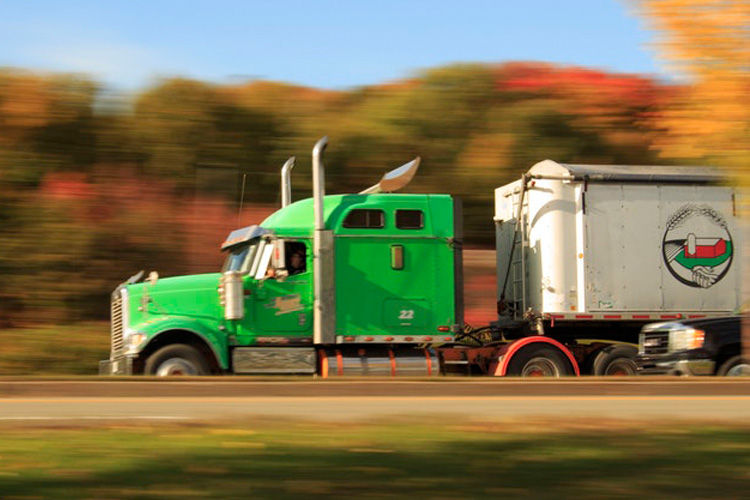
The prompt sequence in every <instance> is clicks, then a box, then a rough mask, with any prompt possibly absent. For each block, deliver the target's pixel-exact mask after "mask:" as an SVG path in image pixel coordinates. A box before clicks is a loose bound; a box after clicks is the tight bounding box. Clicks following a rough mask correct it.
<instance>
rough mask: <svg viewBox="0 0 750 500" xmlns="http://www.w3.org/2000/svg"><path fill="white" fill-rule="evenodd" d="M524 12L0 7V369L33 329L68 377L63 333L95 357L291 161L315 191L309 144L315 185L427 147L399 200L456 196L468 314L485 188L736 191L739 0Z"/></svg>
mask: <svg viewBox="0 0 750 500" xmlns="http://www.w3.org/2000/svg"><path fill="white" fill-rule="evenodd" d="M515 3H517V2H484V1H469V2H461V3H460V5H459V4H452V3H440V2H438V3H435V2H422V1H415V2H408V3H407V4H408V5H401V2H389V1H386V2H377V5H374V3H373V4H369V5H360V3H359V2H355V3H352V4H349V3H344V2H334V1H321V2H294V1H292V2H284V5H283V7H282V6H279V7H270V6H268V5H265V6H264V5H262V4H261V3H260V2H258V3H255V2H247V3H244V2H232V1H220V2H211V3H208V2H205V3H204V2H195V3H185V2H171V1H165V2H157V3H156V5H152V4H153V2H151V3H147V2H129V3H128V4H127V7H126V6H125V4H113V6H105V5H103V4H101V3H99V2H87V1H79V2H73V3H72V4H69V3H60V4H58V3H56V2H46V1H34V2H23V3H21V2H19V3H15V4H13V5H8V4H6V5H5V6H4V8H3V9H4V11H5V12H4V14H3V20H2V21H0V32H2V33H4V43H3V44H0V45H1V46H2V48H0V232H1V234H2V237H1V238H0V277H2V279H0V328H2V330H0V342H2V343H4V344H5V345H6V346H7V347H8V349H5V352H6V354H5V355H2V356H4V357H2V359H0V373H19V370H20V371H21V372H23V371H26V372H34V371H35V370H37V369H44V368H40V367H39V366H38V364H34V363H31V362H29V363H31V364H29V363H27V364H23V363H21V362H19V361H18V359H19V358H18V351H19V350H22V349H21V347H20V345H21V344H19V342H29V341H33V342H37V343H43V344H44V345H45V346H47V348H48V349H49V351H50V354H49V357H50V359H48V360H47V361H48V362H46V364H44V366H45V367H46V368H47V369H49V367H50V366H58V371H63V372H70V371H72V372H76V370H79V368H75V367H72V368H71V366H72V365H64V366H63V365H60V364H58V365H55V364H54V363H52V364H50V363H49V361H50V360H51V359H52V358H55V357H56V356H65V355H64V354H54V355H53V354H51V352H52V351H53V350H56V349H52V348H50V347H49V345H50V342H56V343H65V342H67V341H69V340H70V337H68V336H67V335H66V336H63V337H60V335H59V332H60V331H70V332H71V334H73V335H75V334H77V333H80V332H86V331H90V332H92V333H91V340H90V343H91V344H94V345H95V346H96V349H99V350H100V351H102V352H103V353H106V351H107V342H108V336H107V333H106V328H107V326H106V323H105V322H106V320H107V318H108V314H109V307H108V303H109V294H110V292H111V291H112V289H113V288H114V287H116V286H117V284H118V283H120V282H122V281H124V280H125V279H126V278H127V277H128V276H130V275H132V274H134V273H135V272H137V271H138V270H139V269H146V270H147V271H148V270H152V269H155V270H158V271H159V273H160V275H162V276H170V275H176V274H185V273H202V272H213V271H216V270H217V269H218V266H219V265H220V262H221V260H222V257H221V255H220V253H219V245H220V243H221V242H222V241H223V239H224V237H225V236H226V235H227V233H228V231H230V230H231V229H233V228H236V227H238V226H244V225H249V224H255V223H259V222H260V221H261V220H262V219H263V218H264V217H265V216H266V215H268V214H270V213H271V212H272V211H273V210H275V209H276V208H277V207H278V206H279V202H280V195H279V187H278V185H279V169H280V167H281V165H282V164H283V163H284V161H285V160H286V159H287V158H288V157H289V156H292V155H296V156H297V167H296V168H295V170H294V172H293V177H292V183H293V198H294V199H295V200H296V199H300V198H303V197H308V196H309V193H310V189H311V176H310V151H311V148H312V146H313V144H314V142H315V141H316V140H317V139H319V138H320V137H322V136H323V135H328V136H329V138H330V147H329V149H328V152H327V160H326V163H327V166H328V177H327V187H326V189H327V192H329V193H337V192H357V191H360V190H362V189H363V188H365V187H367V186H369V185H371V184H373V183H375V182H376V181H377V179H378V178H379V177H380V175H382V174H383V173H384V172H385V171H387V170H389V169H391V168H395V167H397V166H399V165H401V164H403V163H405V162H406V161H408V160H410V159H412V158H413V157H414V156H421V157H422V166H421V167H420V172H419V174H418V176H417V178H416V179H415V181H414V182H413V183H412V184H411V185H410V186H409V187H408V190H409V191H411V192H421V193H427V192H437V193H450V194H452V195H455V196H459V197H461V198H462V199H463V201H464V207H465V225H466V243H467V245H468V247H469V248H470V249H475V250H477V252H475V253H473V254H471V255H470V258H468V259H467V262H468V266H469V267H470V268H471V270H470V275H469V279H468V282H467V295H468V302H469V311H468V314H467V317H468V320H469V321H470V322H472V321H473V322H483V321H489V320H490V319H492V318H493V317H494V306H493V304H494V301H495V299H494V279H495V278H494V260H493V254H492V252H491V251H485V252H482V251H481V250H482V249H485V250H486V249H490V250H491V249H492V247H493V245H494V240H493V234H494V226H493V223H492V214H493V206H492V203H493V189H494V188H496V187H499V186H501V185H503V184H506V183H508V182H510V181H513V180H515V179H516V178H518V177H519V176H520V175H521V173H523V172H524V171H526V170H528V169H529V168H530V167H531V166H532V165H533V164H534V163H536V162H537V161H541V160H544V159H546V158H550V159H554V160H556V161H559V162H572V163H599V164H625V165H627V164H647V165H648V164H662V165H663V164H666V165H669V164H680V165H692V164H711V165H717V166H720V167H723V168H726V169H727V170H728V172H730V174H731V175H732V178H733V179H734V180H735V182H745V181H746V177H747V173H748V168H747V167H748V165H749V163H748V162H749V161H750V154H749V153H748V151H749V150H750V147H749V144H750V125H749V124H750V83H749V81H750V80H749V78H748V76H749V75H750V32H749V31H748V26H750V2H747V1H743V0H737V1H716V0H644V1H635V0H634V1H622V2H618V1H616V0H599V1H597V2H589V1H568V2H553V1H543V0H535V1H531V2H525V4H527V5H526V6H525V7H522V6H515V5H513V4H515ZM117 5H119V6H117ZM243 182H244V184H245V185H244V197H243V199H242V200H241V199H240V194H241V192H242V191H243V189H242V186H243ZM240 205H242V210H241V211H240ZM472 270H473V271H472ZM65 325H67V326H65ZM50 328H52V329H50ZM61 328H68V329H69V330H61ZM29 332H35V334H34V335H32V336H29ZM73 332H75V333H73ZM45 335H46V336H45ZM99 336H101V339H100V340H98V339H99ZM66 338H67V341H66V340H65V339H66ZM20 339H25V340H20ZM29 339H31V340H29ZM93 339H97V340H93ZM75 343H80V339H77V340H76V341H75ZM11 346H12V348H11ZM11 351H15V352H16V353H15V354H13V355H11V354H9V353H11ZM68 356H69V355H68ZM92 357H94V359H99V358H97V357H95V356H93V355H92ZM11 358H13V362H12V364H9V363H11V361H9V360H10V359H11ZM38 358H39V354H38V352H37V354H35V359H38ZM88 369H89V371H91V372H92V373H93V372H94V371H95V370H96V365H95V364H93V365H91V366H89V367H88ZM80 370H83V371H82V372H87V371H86V369H84V368H80Z"/></svg>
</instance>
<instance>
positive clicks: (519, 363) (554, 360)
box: [506, 345, 573, 378]
mask: <svg viewBox="0 0 750 500" xmlns="http://www.w3.org/2000/svg"><path fill="white" fill-rule="evenodd" d="M506 374H507V375H510V376H515V377H554V378H557V377H565V376H568V375H573V369H572V367H571V366H570V362H569V361H568V359H566V357H565V355H564V354H563V353H562V352H560V350H559V349H557V348H555V347H549V346H546V345H531V346H528V347H524V348H523V349H521V350H520V351H518V352H517V353H516V354H514V355H513V358H512V359H511V360H510V363H509V364H508V370H507V371H506Z"/></svg>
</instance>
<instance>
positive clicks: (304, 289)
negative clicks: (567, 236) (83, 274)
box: [100, 190, 462, 375]
mask: <svg viewBox="0 0 750 500" xmlns="http://www.w3.org/2000/svg"><path fill="white" fill-rule="evenodd" d="M374 191H375V192H368V193H360V194H343V195H328V196H320V197H318V198H317V200H319V201H320V205H321V206H322V210H321V213H322V220H323V228H322V231H320V232H323V231H324V232H325V235H324V236H325V238H324V239H325V241H323V244H322V245H321V247H322V248H321V249H320V250H319V251H318V252H316V231H318V229H317V228H316V224H315V222H316V221H315V220H314V219H315V217H316V198H308V199H303V200H300V201H297V202H295V203H289V204H288V205H287V206H284V207H282V208H281V209H279V210H278V211H277V212H275V213H274V214H272V215H271V216H269V217H268V218H267V219H266V220H264V221H262V222H261V223H260V224H259V225H254V226H249V227H246V228H242V229H238V230H236V231H234V232H232V233H231V234H230V235H229V236H228V237H227V239H226V241H225V242H224V243H223V244H222V246H221V249H222V251H224V252H225V253H226V259H225V262H224V265H223V267H222V269H221V272H219V273H214V274H207V275H197V276H183V277H175V278H165V279H160V278H158V277H156V276H151V277H150V278H149V279H146V280H145V281H144V282H138V281H139V279H138V278H136V279H131V280H129V281H128V282H126V283H123V284H122V285H120V286H119V287H118V288H117V290H115V292H114V293H113V296H112V339H113V341H112V353H111V356H110V359H109V360H106V361H103V362H102V363H101V366H100V372H102V373H112V374H131V373H145V374H151V375H203V374H209V373H316V372H317V371H318V370H319V368H320V366H319V359H321V358H326V357H328V356H331V357H334V358H339V359H341V358H345V357H347V356H351V357H353V358H362V357H363V356H362V354H361V353H362V352H363V349H366V350H367V349H369V350H370V351H372V352H373V353H376V354H373V357H374V358H381V357H382V356H383V355H384V353H385V352H387V350H388V349H387V348H386V346H393V345H399V344H402V345H407V346H415V345H419V344H428V343H432V342H435V341H436V340H440V341H442V342H450V341H452V340H453V338H454V337H453V332H455V331H457V329H458V325H459V324H460V323H461V320H462V304H461V300H460V297H461V296H462V293H461V290H460V286H461V279H460V272H461V259H460V253H461V245H460V238H458V235H459V234H460V217H458V216H457V212H458V211H457V210H456V209H455V205H456V202H455V200H454V199H453V198H451V197H450V196H448V195H440V194H394V193H383V192H377V191H378V190H374ZM319 236H320V235H318V237H319ZM316 255H317V256H318V257H319V259H318V261H317V262H316ZM316 289H317V293H316ZM321 302H322V303H324V304H323V305H324V306H326V307H322V308H321V307H320V305H321V304H320V303H321ZM321 309H323V310H322V312H321ZM320 316H325V317H324V318H321V319H320V320H318V323H317V325H318V326H317V331H318V332H319V333H318V334H317V335H316V317H320ZM321 325H322V326H321ZM320 332H322V334H321V333H320ZM175 346H177V347H175ZM370 346H372V347H371V348H370ZM416 356H417V357H421V359H422V360H424V355H423V353H422V351H421V350H419V352H418V353H417V354H416ZM370 366H374V365H373V364H372V363H370Z"/></svg>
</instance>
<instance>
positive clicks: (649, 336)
mask: <svg viewBox="0 0 750 500" xmlns="http://www.w3.org/2000/svg"><path fill="white" fill-rule="evenodd" d="M641 343H642V344H641V352H642V353H643V354H646V355H654V354H667V353H668V352H669V332H649V333H645V334H643V339H642V340H641Z"/></svg>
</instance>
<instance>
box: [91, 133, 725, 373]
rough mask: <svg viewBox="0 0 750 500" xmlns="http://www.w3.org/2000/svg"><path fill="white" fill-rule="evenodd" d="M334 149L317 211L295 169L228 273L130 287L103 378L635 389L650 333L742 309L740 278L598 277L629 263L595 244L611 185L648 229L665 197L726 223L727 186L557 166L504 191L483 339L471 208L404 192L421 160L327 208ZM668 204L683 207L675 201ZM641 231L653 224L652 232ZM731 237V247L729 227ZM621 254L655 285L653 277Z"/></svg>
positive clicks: (233, 256) (688, 176) (624, 233)
mask: <svg viewBox="0 0 750 500" xmlns="http://www.w3.org/2000/svg"><path fill="white" fill-rule="evenodd" d="M326 146H327V139H325V138H324V139H321V140H320V141H319V142H318V143H317V144H316V145H315V148H314V149H313V191H314V195H313V197H312V198H310V199H304V200H300V201H297V202H295V203H291V200H290V192H291V188H290V173H291V169H292V167H293V159H290V161H288V162H287V163H286V164H285V165H284V167H283V168H282V208H281V209H279V210H278V211H277V212H275V213H274V214H272V215H271V216H270V217H268V218H267V219H266V220H264V221H263V222H261V223H260V224H259V225H256V226H250V227H246V228H243V229H239V230H237V231H234V232H232V233H231V234H230V235H229V236H228V238H227V239H226V241H225V242H224V243H223V245H222V251H224V252H225V253H226V260H225V263H224V266H223V268H222V269H221V271H220V272H217V273H212V274H204V275H194V276H180V277H171V278H159V277H158V276H157V275H156V274H155V273H152V274H151V275H150V276H149V277H147V278H146V279H145V280H142V276H143V273H139V274H138V275H136V276H133V277H132V278H130V279H129V280H127V281H126V282H125V283H123V284H121V285H120V286H118V287H117V289H116V290H115V291H114V292H113V294H112V306H111V307H112V328H111V336H112V349H111V354H110V358H109V359H108V360H105V361H102V362H101V363H100V373H101V374H112V375H130V374H147V375H156V376H172V375H208V374H231V373H236V374H316V375H318V376H321V377H333V376H341V375H381V376H401V375H411V376H426V375H440V374H462V375H492V376H505V375H513V376H564V375H579V374H581V373H590V374H597V375H607V374H632V373H634V372H635V364H634V362H633V359H634V358H635V355H636V347H635V345H636V344H637V337H638V331H639V329H640V327H641V326H642V325H643V324H645V323H648V322H650V321H655V320H663V319H672V318H680V317H685V318H687V317H704V316H712V315H720V314H724V313H726V312H727V311H726V309H727V308H729V310H731V309H732V308H734V304H735V303H736V300H735V298H734V296H733V295H732V294H733V287H736V288H738V282H737V278H736V276H737V273H736V269H737V267H738V266H736V265H735V266H734V268H733V269H732V270H731V272H730V271H729V268H728V267H727V268H726V269H721V273H723V274H722V275H721V277H720V278H719V279H717V276H716V275H712V276H713V277H708V278H707V277H706V276H705V274H706V273H708V274H710V272H708V271H706V272H704V273H703V275H701V276H699V278H700V283H701V284H702V285H703V284H706V283H709V282H710V283H711V285H716V286H715V287H714V288H713V290H710V288H711V286H708V287H706V286H697V285H696V287H695V288H697V290H687V292H688V293H687V295H685V292H686V290H680V289H679V286H677V285H673V284H664V283H662V285H663V286H661V289H662V290H661V292H660V293H659V294H655V295H654V294H652V293H644V292H643V291H641V292H639V291H637V290H632V289H631V290H628V291H624V289H627V288H628V287H630V286H631V282H632V279H631V278H632V277H628V276H626V275H627V274H628V273H624V274H623V276H620V277H619V278H618V276H609V275H611V274H612V273H611V272H609V271H606V270H605V271H606V272H607V274H608V276H609V277H608V278H607V279H603V276H602V274H601V273H602V266H604V267H607V266H611V265H613V264H614V261H613V257H612V255H611V254H612V248H614V247H615V245H613V244H612V242H611V241H609V240H607V241H605V239H606V238H605V237H604V236H602V239H601V240H599V241H598V242H594V241H589V240H586V238H587V237H588V236H586V234H580V233H581V232H583V233H586V232H587V231H586V229H587V230H589V233H590V232H591V231H592V230H598V229H599V228H598V227H597V224H600V223H601V221H598V219H596V217H599V218H601V216H602V212H601V211H602V210H604V209H606V208H607V205H608V204H609V203H611V202H612V200H613V198H612V196H615V195H614V194H613V193H609V192H604V193H603V194H602V195H601V196H600V195H596V196H594V194H593V193H596V188H594V186H597V185H600V186H602V189H603V188H607V189H614V188H616V189H615V190H616V192H617V193H616V196H615V201H617V199H621V201H624V200H625V199H626V198H627V197H628V196H629V195H630V193H629V191H628V189H630V187H637V189H640V190H641V191H638V193H639V198H638V199H639V206H640V207H641V208H640V209H641V210H646V211H648V212H650V213H651V216H654V215H655V214H654V213H653V207H650V206H647V205H648V203H646V204H645V205H644V202H643V198H644V196H645V197H646V198H648V197H649V196H651V195H652V194H653V193H650V191H649V190H648V189H646V191H643V188H644V187H645V188H649V187H651V188H653V189H656V190H657V191H658V196H651V197H652V198H654V199H656V203H657V205H658V206H659V207H660V208H659V210H661V212H664V213H665V214H667V212H669V211H670V210H671V209H672V208H673V207H672V206H673V205H675V204H677V205H680V204H683V205H684V204H685V203H688V204H689V203H691V200H693V199H704V198H705V197H706V193H707V192H710V196H709V197H708V198H710V199H712V200H714V198H715V200H714V201H715V202H716V203H717V204H718V205H720V207H719V209H721V210H724V211H726V209H727V207H726V201H727V200H726V197H727V195H728V194H729V195H730V196H733V194H732V193H730V192H729V191H728V189H730V188H726V187H722V186H718V185H717V183H718V182H719V180H720V179H719V178H718V177H717V176H716V174H715V173H712V172H710V171H704V170H696V169H693V170H691V171H689V172H688V171H685V172H680V171H679V170H678V171H674V170H673V169H672V170H670V172H669V173H664V175H661V176H659V175H656V176H655V173H654V170H653V168H652V169H651V170H649V172H648V181H647V182H644V179H642V178H638V172H634V171H633V170H632V169H631V170H629V171H628V175H630V177H628V178H623V177H622V175H619V176H618V175H617V174H616V170H612V171H610V172H609V175H605V174H607V169H606V168H604V171H603V170H602V168H603V167H597V168H593V167H586V166H571V165H560V164H557V163H555V162H548V163H545V162H542V163H540V164H538V165H537V166H535V167H534V168H532V170H531V171H529V173H528V174H525V175H524V177H523V179H521V180H520V181H518V182H516V183H513V184H511V185H508V186H503V187H502V188H498V190H496V213H495V225H496V229H497V231H496V232H497V246H498V248H497V255H498V258H497V265H498V294H497V300H498V321H496V322H493V323H492V324H491V325H487V326H485V327H483V328H480V329H477V330H474V329H471V328H469V327H468V326H466V325H465V324H464V321H463V274H462V273H463V265H462V240H463V237H462V222H461V206H460V202H459V201H458V200H457V199H455V198H453V197H451V196H449V195H445V194H399V193H394V191H398V190H399V189H401V188H403V187H404V186H405V185H406V184H407V183H408V182H409V181H410V180H411V179H412V177H413V176H414V174H415V172H416V170H417V168H418V166H419V158H417V159H415V160H414V161H412V162H409V163H407V164H406V165H404V166H402V167H400V168H398V169H396V170H393V171H391V172H389V173H388V174H386V175H385V176H384V177H383V178H382V179H381V181H380V182H379V183H378V184H376V185H375V186H372V187H371V188H368V189H366V190H365V191H363V192H361V193H359V194H337V195H328V196H326V195H325V192H324V165H323V154H324V150H325V148H326ZM617 171H619V170H617ZM657 174H658V172H657ZM644 175H645V174H644ZM633 176H635V177H633ZM623 190H625V191H623ZM707 190H708V191H707ZM665 193H666V194H665ZM587 195H588V196H589V198H590V200H594V199H596V198H597V197H600V198H601V200H600V201H598V202H597V203H599V205H594V204H593V203H592V201H589V202H588V203H589V205H588V207H587V206H586V205H585V204H586V196H587ZM669 196H672V197H674V198H675V200H674V203H672V202H670V203H666V202H665V199H666V198H668V197H669ZM618 197H619V198H618ZM711 197H713V198H711ZM732 200H733V198H732ZM617 203H620V202H619V201H618V202H617ZM587 208H588V210H589V213H590V214H591V215H590V216H589V217H588V218H586V217H584V215H585V214H586V210H587ZM621 208H622V205H621V204H618V205H617V209H616V210H613V211H612V210H611V212H612V213H618V214H620V213H621V212H622V210H621ZM592 212H593V213H592ZM661 212H660V213H661ZM717 214H718V212H717V213H716V214H714V215H716V217H722V216H720V215H717ZM620 215H622V214H620ZM633 215H634V216H635V219H638V218H640V217H641V216H640V215H636V214H633ZM665 216H666V215H665ZM714 218H715V217H714ZM631 219H633V217H630V216H620V217H619V219H618V220H617V221H616V222H617V223H618V224H620V223H621V226H619V227H618V231H615V232H614V233H616V234H618V235H620V236H621V237H622V239H623V242H624V241H625V240H626V237H630V239H632V240H634V241H635V242H634V243H633V244H634V245H636V247H637V248H641V247H642V246H643V238H644V236H643V234H645V233H648V237H651V236H652V234H651V233H653V234H655V235H656V239H657V240H659V241H658V242H657V243H656V247H658V243H660V242H661V241H662V240H664V239H665V238H663V236H664V235H663V234H662V226H663V224H662V223H661V222H659V221H658V220H656V219H655V220H654V223H653V224H650V225H652V226H654V229H653V230H646V229H644V228H643V227H641V229H640V230H639V231H635V230H634V227H633V228H631V227H630V226H628V224H626V220H627V221H630V220H631ZM704 222H705V221H704ZM730 222H731V221H730ZM639 223H640V225H641V226H644V225H645V226H648V225H649V223H648V222H647V221H644V220H642V218H641V220H640V221H639ZM732 224H733V222H732ZM582 225H583V227H582ZM630 225H631V226H632V225H633V223H631V224H630ZM709 225H710V224H709ZM709 225H707V224H706V223H703V225H701V223H699V224H698V227H699V230H701V231H703V233H701V236H705V237H707V238H708V237H711V238H715V237H717V235H714V234H713V233H711V228H710V227H709ZM626 226H628V227H626ZM724 227H725V228H726V229H727V231H729V227H730V226H728V225H727V223H726V221H724ZM582 229H583V231H582ZM631 230H632V234H628V233H629V232H630V231H631ZM714 232H716V231H714ZM657 233H658V234H657ZM704 233H705V234H704ZM708 233H711V234H708ZM691 234H692V233H691ZM589 236H590V234H589ZM608 238H610V240H611V238H612V236H611V235H610V236H608ZM617 238H619V236H618V237H617ZM675 238H677V237H675ZM718 238H720V239H721V238H726V237H725V236H723V233H722V234H719V235H718ZM677 239H679V238H677ZM618 241H619V240H618ZM701 241H703V240H701ZM722 241H723V240H722ZM670 244H671V245H672V246H670V247H669V248H670V249H671V250H673V249H674V248H677V247H675V246H674V243H673V242H672V240H670ZM623 245H625V246H627V245H626V244H625V243H623ZM639 245H640V246H639ZM605 246H606V252H603V251H599V252H598V254H597V249H598V248H599V247H605ZM734 246H735V247H737V243H736V241H735V242H734ZM726 247H727V245H724V246H721V248H723V249H725V250H726ZM729 247H732V245H731V244H730V245H729ZM634 248H635V247H634ZM717 248H718V247H717ZM671 250H670V251H671ZM620 251H622V250H621V249H619V248H618V252H620ZM584 252H585V254H586V258H584ZM622 252H623V255H622V258H624V259H626V260H627V259H635V260H637V261H638V262H639V265H640V266H641V268H643V265H644V264H645V265H646V266H649V265H652V264H651V263H650V261H649V260H648V259H644V258H642V257H638V256H632V255H630V256H628V255H627V254H629V253H632V252H630V251H629V250H628V249H626V250H624V251H622ZM602 253H607V255H605V256H604V257H602V256H601V254H602ZM655 253H657V254H659V255H658V256H657V257H656V258H655V260H654V262H656V261H657V260H658V265H657V267H659V268H660V269H661V268H662V267H665V266H664V265H663V262H666V260H665V259H666V258H662V257H661V255H662V252H661V250H659V249H658V248H657V249H656V252H655ZM589 254H593V256H592V257H591V258H589ZM668 258H670V259H673V255H672V254H671V253H670V254H669V256H668ZM597 259H599V260H597ZM683 260H685V259H683ZM688 260H689V259H688ZM704 260H705V259H704ZM599 261H602V262H599ZM670 262H671V261H670ZM717 262H718V261H717ZM723 262H726V259H725V260H724V261H723ZM730 265H731V262H730ZM592 266H593V267H592ZM597 266H599V267H597ZM646 271H647V270H646ZM630 274H638V273H630ZM662 274H664V273H662ZM726 274H729V277H726V276H725V275H726ZM660 279H661V278H660ZM664 279H666V278H664ZM680 279H682V278H680ZM686 279H687V278H686ZM686 279H683V280H682V281H685V280H686ZM636 281H637V280H636ZM646 281H647V280H646ZM719 281H723V283H718V282H719ZM594 282H596V283H598V284H597V286H593V285H592V283H594ZM610 285H611V286H610ZM649 286H650V285H649ZM670 287H672V288H670ZM722 287H723V288H722ZM688 288H689V287H688ZM672 289H674V290H676V291H675V294H672V292H671V291H670V290H672ZM728 290H729V291H730V292H731V293H729V295H730V298H729V299H728V300H724V298H725V296H726V295H727V294H728ZM679 294H682V295H681V296H679V297H678V296H677V295H679ZM691 294H692V295H691ZM651 295H654V296H653V297H652V296H651ZM738 296H739V294H737V297H738Z"/></svg>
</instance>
